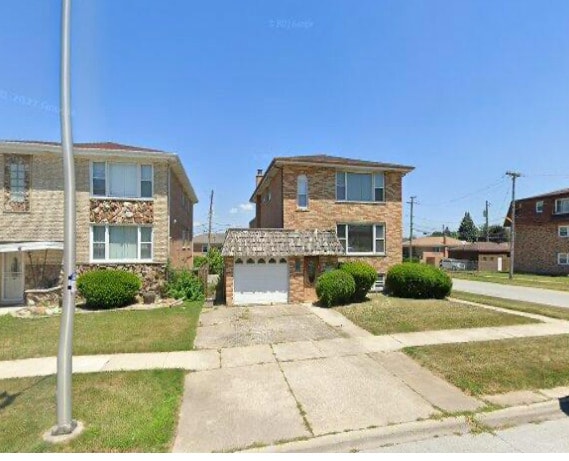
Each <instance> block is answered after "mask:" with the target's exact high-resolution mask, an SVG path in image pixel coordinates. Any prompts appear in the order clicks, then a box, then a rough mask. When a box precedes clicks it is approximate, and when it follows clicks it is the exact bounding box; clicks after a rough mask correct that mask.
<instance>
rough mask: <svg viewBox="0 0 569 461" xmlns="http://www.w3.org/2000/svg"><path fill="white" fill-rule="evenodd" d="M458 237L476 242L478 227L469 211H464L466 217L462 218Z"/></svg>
mask: <svg viewBox="0 0 569 461" xmlns="http://www.w3.org/2000/svg"><path fill="white" fill-rule="evenodd" d="M458 238H459V239H460V240H466V241H467V242H475V241H476V239H477V238H478V228H477V227H476V225H475V224H474V221H473V220H472V217H471V216H470V213H469V212H468V211H467V212H466V213H464V218H462V221H461V222H460V226H459V227H458Z"/></svg>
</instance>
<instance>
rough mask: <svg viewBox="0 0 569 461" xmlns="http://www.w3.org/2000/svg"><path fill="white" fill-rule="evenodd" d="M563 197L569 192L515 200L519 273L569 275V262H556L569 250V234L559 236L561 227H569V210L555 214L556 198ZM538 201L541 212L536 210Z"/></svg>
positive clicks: (516, 268)
mask: <svg viewBox="0 0 569 461" xmlns="http://www.w3.org/2000/svg"><path fill="white" fill-rule="evenodd" d="M560 198H569V192H565V193H561V194H551V195H546V196H542V197H534V198H528V199H524V200H520V201H517V202H516V238H515V243H514V245H515V246H514V270H515V271H516V272H529V273H536V274H550V275H562V274H569V265H559V264H558V261H557V254H558V253H569V237H560V236H559V226H569V213H565V214H556V213H555V201H556V199H560ZM536 202H543V209H542V211H541V212H537V211H536ZM509 215H510V213H509Z"/></svg>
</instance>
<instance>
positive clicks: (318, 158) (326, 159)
mask: <svg viewBox="0 0 569 461" xmlns="http://www.w3.org/2000/svg"><path fill="white" fill-rule="evenodd" d="M282 165H305V166H319V167H325V168H338V169H340V168H346V169H353V170H367V171H370V170H371V171H373V170H375V171H399V172H401V173H402V174H403V175H405V174H407V173H409V172H410V171H413V170H414V169H415V167H412V166H408V165H399V164H395V163H384V162H373V161H370V160H358V159H353V158H346V157H335V156H332V155H326V154H316V155H297V156H291V157H275V158H273V160H272V161H271V163H270V164H269V166H268V168H267V170H266V171H265V174H264V175H263V178H262V179H261V181H260V182H259V184H258V185H257V187H256V188H255V190H254V192H253V194H252V195H251V198H250V199H249V201H250V202H254V201H255V197H256V196H257V195H258V194H259V193H260V192H261V191H262V190H263V189H264V188H265V186H266V185H267V184H268V180H269V179H270V178H272V176H273V175H274V171H275V168H278V167H280V166H282Z"/></svg>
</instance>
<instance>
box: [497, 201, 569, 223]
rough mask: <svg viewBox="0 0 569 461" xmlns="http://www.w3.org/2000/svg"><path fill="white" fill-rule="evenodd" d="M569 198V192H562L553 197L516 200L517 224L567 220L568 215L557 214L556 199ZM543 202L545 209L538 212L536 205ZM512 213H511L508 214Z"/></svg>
mask: <svg viewBox="0 0 569 461" xmlns="http://www.w3.org/2000/svg"><path fill="white" fill-rule="evenodd" d="M559 198H569V194H560V195H555V196H551V197H542V198H534V199H522V200H519V201H517V202H516V225H522V226H523V225H535V224H546V223H549V222H558V221H566V220H567V219H568V215H555V200H556V199H559ZM540 201H542V202H543V211H542V212H541V213H536V211H535V205H536V203H537V202H540ZM508 215H510V213H509V214H508Z"/></svg>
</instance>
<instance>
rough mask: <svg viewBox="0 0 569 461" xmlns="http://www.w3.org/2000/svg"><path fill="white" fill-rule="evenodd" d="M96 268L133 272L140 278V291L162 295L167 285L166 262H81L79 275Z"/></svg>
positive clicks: (78, 269)
mask: <svg viewBox="0 0 569 461" xmlns="http://www.w3.org/2000/svg"><path fill="white" fill-rule="evenodd" d="M96 269H116V270H124V271H128V272H132V273H134V274H136V275H138V277H139V278H140V280H141V282H142V287H141V289H140V293H141V294H142V293H143V292H145V291H153V292H154V293H156V294H157V295H159V296H160V295H161V294H162V292H163V290H164V287H165V285H166V265H165V264H81V265H78V266H77V275H78V276H79V275H81V274H83V273H85V272H88V271H91V270H96Z"/></svg>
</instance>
